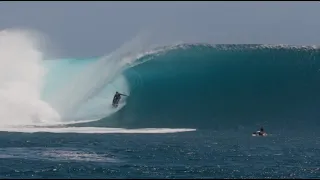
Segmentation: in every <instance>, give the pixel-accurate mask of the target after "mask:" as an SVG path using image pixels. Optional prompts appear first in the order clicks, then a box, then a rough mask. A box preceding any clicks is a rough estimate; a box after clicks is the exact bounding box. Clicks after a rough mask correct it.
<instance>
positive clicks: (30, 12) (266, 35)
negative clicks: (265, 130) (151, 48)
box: [0, 1, 320, 57]
mask: <svg viewBox="0 0 320 180" xmlns="http://www.w3.org/2000/svg"><path fill="white" fill-rule="evenodd" d="M319 18H320V4H319V2H107V1H106V2H0V29H5V28H19V27H27V28H33V29H36V30H39V31H41V32H43V33H45V34H46V35H48V36H49V37H50V39H51V40H52V41H53V43H54V44H55V46H57V47H58V48H59V51H60V53H61V55H62V56H69V57H70V56H73V57H88V56H99V55H103V54H106V53H108V52H111V51H113V50H115V49H116V48H118V47H119V46H120V45H122V44H123V43H125V42H126V41H129V40H131V39H132V38H133V37H135V36H136V35H137V34H138V33H139V32H141V31H148V32H151V33H152V37H153V38H155V39H157V40H162V41H166V42H168V43H169V42H177V41H184V42H207V43H265V44H304V45H306V44H307V45H309V44H311V45H314V44H315V45H318V44H319V42H320V20H319Z"/></svg>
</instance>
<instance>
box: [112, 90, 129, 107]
mask: <svg viewBox="0 0 320 180" xmlns="http://www.w3.org/2000/svg"><path fill="white" fill-rule="evenodd" d="M121 96H127V95H125V94H121V93H118V92H116V94H115V95H114V97H113V101H112V105H113V106H118V103H119V101H120V99H121Z"/></svg>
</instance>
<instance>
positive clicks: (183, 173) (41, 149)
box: [0, 130, 320, 178]
mask: <svg viewBox="0 0 320 180" xmlns="http://www.w3.org/2000/svg"><path fill="white" fill-rule="evenodd" d="M250 133H251V132H246V131H245V130H233V131H210V130H203V131H193V132H183V133H173V134H50V133H34V134H32V133H31V134H29V133H0V146H1V148H0V158H1V161H0V167H1V168H0V177H1V178H319V177H320V167H319V162H320V158H319V157H320V149H319V148H320V143H319V140H320V139H319V133H316V134H314V133H310V134H308V135H305V136H303V135H301V134H299V133H298V134H295V133H294V132H292V131H290V130H288V132H287V133H284V132H283V133H281V134H271V135H270V136H269V137H251V135H250Z"/></svg>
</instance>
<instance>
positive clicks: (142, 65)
mask: <svg viewBox="0 0 320 180" xmlns="http://www.w3.org/2000/svg"><path fill="white" fill-rule="evenodd" d="M142 39H143V38H141V37H140V36H138V37H136V38H135V39H133V40H132V41H130V42H128V43H126V44H124V45H123V46H122V47H120V48H119V49H117V50H116V51H114V52H112V53H110V54H108V55H107V56H103V57H94V58H85V59H76V58H75V59H58V60H44V59H45V58H44V55H43V53H42V51H41V49H39V48H38V47H39V46H40V45H39V44H40V42H38V41H37V34H36V33H35V34H32V33H30V32H25V31H19V30H16V31H12V30H5V31H0V65H1V67H2V68H1V71H0V75H1V76H0V119H1V120H0V126H1V127H4V126H19V127H20V126H21V125H22V126H26V125H28V126H29V125H31V126H34V125H36V126H41V127H43V126H50V127H52V126H51V125H58V126H59V127H60V125H67V126H68V124H69V125H70V124H72V126H75V125H74V123H79V122H87V123H84V124H78V126H100V127H102V126H105V127H109V128H110V127H113V128H155V129H157V128H180V129H181V128H191V129H197V128H198V129H199V128H220V127H224V126H229V127H230V126H238V127H241V126H242V127H244V126H248V125H254V126H257V125H264V126H266V125H268V124H269V125H274V126H278V127H284V126H289V127H292V126H296V127H298V126H299V127H301V126H304V125H307V126H313V127H317V125H319V121H318V118H320V111H319V110H318V108H319V107H320V106H319V105H320V96H319V92H320V91H319V90H320V86H319V82H320V81H319V80H320V63H319V57H320V56H319V55H320V50H319V49H317V48H315V47H293V46H280V45H279V46H266V45H208V44H180V45H175V46H166V47H162V48H151V46H146V45H145V44H143V41H142ZM116 91H119V92H121V93H125V94H128V95H129V97H128V98H123V100H122V101H121V103H120V106H119V108H113V107H112V106H111V102H112V98H113V95H114V94H115V92H116ZM97 120H99V121H97ZM93 121H94V122H93ZM88 123H89V124H88Z"/></svg>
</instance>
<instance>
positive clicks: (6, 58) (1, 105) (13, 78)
mask: <svg viewBox="0 0 320 180" xmlns="http://www.w3.org/2000/svg"><path fill="white" fill-rule="evenodd" d="M35 35H36V34H34V33H32V32H28V31H21V30H4V31H1V32H0V67H1V70H0V125H1V126H4V125H26V124H39V123H40V124H41V123H48V122H53V121H59V119H60V116H59V114H58V113H57V112H56V111H55V110H54V109H53V108H52V107H51V106H50V105H49V104H48V103H46V102H45V101H43V100H41V91H42V88H43V77H44V75H45V69H44V67H43V66H42V61H43V54H42V53H41V51H40V49H39V47H38V44H37V42H38V41H37V39H36V36H35Z"/></svg>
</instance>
